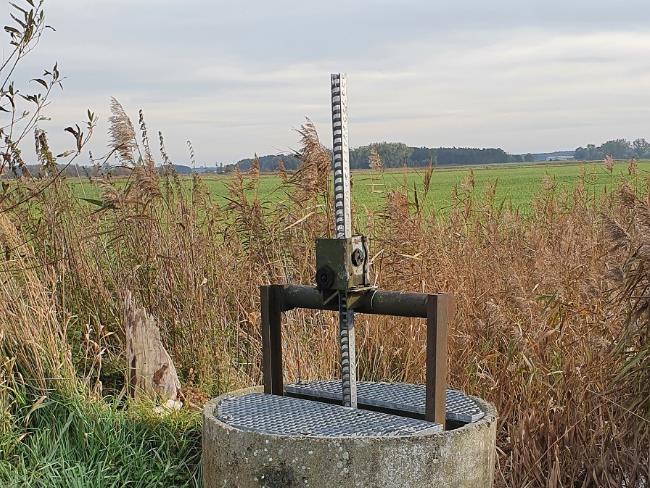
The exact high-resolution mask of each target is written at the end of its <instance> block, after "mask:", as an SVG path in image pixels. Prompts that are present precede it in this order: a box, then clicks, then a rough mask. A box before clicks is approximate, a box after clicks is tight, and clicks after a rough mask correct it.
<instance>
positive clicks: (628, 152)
mask: <svg viewBox="0 0 650 488" xmlns="http://www.w3.org/2000/svg"><path fill="white" fill-rule="evenodd" d="M605 156H611V157H612V158H614V159H631V158H636V159H644V158H650V143H648V141H646V140H645V139H643V138H639V139H635V140H634V141H628V140H626V139H612V140H611V141H607V142H603V143H602V144H601V145H600V146H596V145H595V144H587V147H579V148H577V149H576V150H575V152H574V154H573V157H574V159H576V160H578V161H596V160H599V159H604V158H605Z"/></svg>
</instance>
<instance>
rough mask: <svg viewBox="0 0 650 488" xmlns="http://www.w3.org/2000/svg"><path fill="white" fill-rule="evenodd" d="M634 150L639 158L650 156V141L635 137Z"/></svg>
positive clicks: (635, 155)
mask: <svg viewBox="0 0 650 488" xmlns="http://www.w3.org/2000/svg"><path fill="white" fill-rule="evenodd" d="M632 152H633V154H634V157H635V158H637V159H641V158H647V157H650V143H648V141H646V140H645V139H643V138H640V139H635V140H634V142H633V143H632Z"/></svg>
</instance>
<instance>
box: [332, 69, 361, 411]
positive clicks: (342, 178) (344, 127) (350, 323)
mask: <svg viewBox="0 0 650 488" xmlns="http://www.w3.org/2000/svg"><path fill="white" fill-rule="evenodd" d="M331 82H332V135H333V148H332V149H333V151H332V154H333V159H334V218H335V222H334V223H335V228H336V238H337V239H346V238H349V237H352V214H351V211H350V203H351V202H350V200H351V195H350V152H349V147H348V106H347V105H348V103H347V91H346V88H347V87H346V79H345V74H343V73H338V74H333V75H332V77H331ZM339 346H340V351H341V383H342V385H341V386H342V389H343V405H344V406H346V407H355V408H356V406H357V362H356V355H355V340H354V313H353V312H352V310H348V307H347V293H345V292H339Z"/></svg>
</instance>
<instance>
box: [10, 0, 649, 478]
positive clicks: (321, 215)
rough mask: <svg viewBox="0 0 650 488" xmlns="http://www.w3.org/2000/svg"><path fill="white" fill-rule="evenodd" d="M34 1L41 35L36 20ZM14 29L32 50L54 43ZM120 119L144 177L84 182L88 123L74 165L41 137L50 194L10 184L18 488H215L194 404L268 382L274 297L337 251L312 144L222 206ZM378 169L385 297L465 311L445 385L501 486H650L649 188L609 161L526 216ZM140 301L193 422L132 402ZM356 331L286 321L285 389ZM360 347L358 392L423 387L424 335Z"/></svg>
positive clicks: (633, 166)
mask: <svg viewBox="0 0 650 488" xmlns="http://www.w3.org/2000/svg"><path fill="white" fill-rule="evenodd" d="M27 3H28V4H29V5H30V6H31V8H30V7H28V8H26V9H25V13H24V14H22V13H21V14H20V15H25V16H26V17H25V18H24V21H23V20H22V19H23V17H20V18H21V22H23V23H25V25H26V26H29V25H33V24H31V23H29V22H30V19H32V22H33V19H38V18H40V15H36V14H35V13H34V12H32V10H34V11H35V9H37V8H40V7H36V6H34V4H33V2H31V1H28V2H27ZM19 10H20V9H19ZM30 12H32V13H31V14H30ZM25 21H28V22H25ZM19 25H20V26H21V25H22V24H19ZM43 25H44V24H43ZM14 29H16V30H18V34H16V33H15V32H13V31H11V32H13V35H12V39H13V38H14V36H18V37H16V39H17V40H16V42H18V43H19V45H20V43H21V42H22V41H21V40H20V39H28V38H29V37H30V36H31V34H29V35H28V33H29V32H30V29H31V31H32V32H33V29H34V28H33V27H31V28H29V29H28V28H27V27H25V29H26V30H25V31H21V29H22V27H20V29H19V28H14ZM21 32H22V34H21ZM38 84H39V85H41V84H40V83H38ZM7 93H9V91H8V90H7ZM15 93H16V91H15V89H14V94H15ZM3 96H4V97H5V99H6V94H4V95H3ZM31 103H33V102H31ZM111 109H112V113H113V117H112V118H111V128H110V138H111V141H112V143H111V144H112V147H111V150H112V152H113V153H114V154H116V155H117V157H118V158H119V163H120V165H123V166H125V167H128V168H129V176H128V177H127V178H126V179H123V178H118V179H115V178H113V177H112V176H110V175H109V174H107V175H104V176H102V175H101V173H100V175H99V176H97V177H94V178H92V179H91V180H89V181H88V182H86V183H84V185H83V186H79V185H78V182H75V184H70V183H71V182H69V181H68V180H67V179H66V177H65V174H64V173H63V172H61V171H60V170H54V168H58V166H56V165H57V164H61V163H60V161H61V159H62V158H67V157H71V158H74V157H75V156H76V154H78V153H79V151H80V150H81V148H82V147H83V144H84V141H85V140H86V136H83V135H81V136H80V134H81V132H82V131H81V130H80V129H78V128H77V127H76V126H75V127H74V128H71V129H72V132H73V133H74V134H73V135H74V138H75V147H76V148H75V149H74V150H73V151H74V152H73V153H71V154H67V155H66V153H65V152H64V153H61V154H62V156H60V157H57V156H54V155H53V153H52V151H51V150H50V149H49V146H48V144H47V138H46V136H45V134H44V133H42V132H41V131H38V130H36V139H37V141H38V145H37V148H38V155H39V159H40V163H41V166H42V168H43V169H44V171H42V173H41V174H42V176H41V177H39V178H37V177H34V176H30V175H28V174H27V173H26V172H21V171H16V173H15V175H16V179H14V180H13V181H12V182H11V184H9V183H7V182H4V185H3V193H2V196H1V197H0V251H1V254H0V256H1V257H0V276H1V277H2V279H0V317H2V318H3V320H2V321H1V322H0V325H1V328H0V485H2V486H24V485H32V486H48V487H49V486H75V485H76V486H125V485H128V484H133V485H136V486H137V485H146V486H173V485H184V484H185V485H193V484H196V482H197V479H198V459H199V435H200V434H199V428H198V424H199V419H198V407H199V406H200V405H201V404H202V403H203V402H204V400H205V399H206V398H208V397H210V396H212V395H216V394H218V393H220V392H224V391H227V390H229V389H232V388H236V387H243V386H247V385H252V384H258V383H259V382H260V380H261V372H260V359H261V358H260V356H261V344H260V339H261V338H260V334H259V322H260V316H259V296H258V286H259V285H260V284H266V283H272V282H282V281H290V282H302V283H309V282H311V281H312V277H313V275H314V271H315V270H314V249H313V247H314V246H313V242H314V239H315V238H316V237H319V236H331V235H332V234H333V229H332V220H333V219H332V216H331V210H330V209H331V205H329V196H330V188H329V181H330V157H329V153H328V151H327V149H326V148H324V147H323V146H322V145H321V144H320V142H319V140H318V136H317V134H316V131H315V129H314V127H313V126H312V125H311V124H306V125H305V126H304V127H303V128H302V129H301V131H300V137H301V140H300V150H299V151H298V152H297V154H296V158H297V159H298V161H299V167H298V169H297V170H296V171H295V172H293V171H288V170H287V169H286V168H285V167H283V166H282V165H280V166H279V168H278V170H277V175H276V177H275V179H273V178H262V177H261V176H260V169H261V168H260V163H259V161H258V160H255V159H254V160H253V161H252V163H251V167H250V170H249V171H248V172H247V173H242V172H240V171H235V172H234V174H233V175H232V176H231V177H230V178H228V179H226V180H219V181H220V184H223V185H225V187H224V188H225V189H224V194H225V198H224V199H218V198H215V197H214V196H213V194H212V192H211V191H210V189H209V188H208V186H207V184H206V181H205V180H203V179H202V178H201V177H199V176H198V175H193V176H192V177H190V178H189V179H187V178H186V179H183V178H181V177H180V176H179V175H178V174H177V173H176V172H174V171H173V166H172V165H171V162H170V161H169V158H168V157H167V156H166V151H165V148H164V144H163V143H164V141H163V139H162V137H160V138H159V141H160V151H159V152H160V154H161V156H160V159H161V163H162V164H156V161H155V157H154V154H153V150H152V147H151V144H150V141H149V137H148V132H147V126H146V124H145V122H144V117H143V116H142V114H140V117H139V121H138V122H139V123H138V125H137V127H138V129H139V130H138V132H136V130H135V128H134V124H132V123H131V121H130V120H129V118H128V116H127V114H126V113H125V111H124V109H123V108H122V107H121V106H120V105H119V103H118V102H117V101H114V102H113V104H112V106H111ZM7 110H9V109H7ZM91 115H92V114H89V119H90V121H89V125H88V126H87V127H88V130H91V128H92V119H93V117H92V116H91ZM37 118H38V117H37ZM88 130H86V132H88ZM12 134H15V132H12V131H10V130H5V132H3V140H4V141H5V142H4V146H3V157H4V161H5V162H6V163H5V164H6V165H7V167H8V168H10V169H11V170H13V168H16V167H18V168H20V167H21V159H19V153H18V152H17V146H15V144H13V142H12V141H14V139H12V137H13V136H12ZM12 144H13V146H12ZM369 160H370V162H371V164H372V166H373V172H368V173H367V174H365V175H364V174H363V173H359V175H363V177H364V178H368V185H367V187H366V188H367V194H368V195H369V197H368V198H370V196H372V198H373V199H375V200H373V202H374V203H373V204H372V205H370V204H367V205H364V203H363V201H362V202H355V207H356V208H355V213H356V215H361V214H362V212H361V210H362V208H363V207H365V208H363V215H364V219H363V220H361V221H359V222H358V224H357V227H358V230H359V231H362V232H364V233H365V234H367V235H368V236H370V239H371V245H372V253H373V254H372V263H373V270H374V275H375V278H376V279H377V281H378V283H379V284H381V285H382V286H383V287H384V288H389V289H398V290H417V291H425V292H426V291H431V292H434V291H446V292H450V293H453V294H454V296H455V299H456V308H457V311H456V316H455V318H454V320H453V322H452V324H451V330H450V345H449V351H450V355H449V356H450V357H449V361H450V362H449V366H450V375H449V382H450V384H451V385H452V386H453V387H455V388H460V389H463V390H465V391H466V392H468V393H470V394H476V395H479V396H482V397H484V398H486V399H487V400H489V401H491V402H493V403H495V404H496V406H497V408H498V411H499V417H500V421H499V424H498V429H499V431H498V440H497V442H498V463H497V467H496V483H497V486H504V487H505V486H512V487H520V486H529V487H535V486H539V487H542V486H569V485H571V486H630V487H632V486H647V485H648V483H649V482H650V472H649V468H648V466H650V459H648V455H649V454H648V449H647V446H648V445H649V444H650V422H649V420H650V404H649V402H648V399H649V398H650V333H649V332H650V330H649V328H648V327H649V325H648V324H649V323H650V322H649V320H648V317H649V316H650V314H649V312H650V302H649V301H648V292H647V287H648V271H647V270H648V251H647V250H648V246H650V197H649V195H648V191H647V181H646V180H647V174H646V173H645V172H644V170H643V169H642V168H641V167H640V166H639V165H638V164H637V162H636V161H633V160H632V161H630V162H629V163H626V164H624V165H622V164H620V163H615V162H614V161H613V160H612V159H611V158H608V159H607V160H606V161H605V163H604V165H603V167H602V168H601V167H596V172H595V173H593V174H594V175H596V178H598V181H597V183H594V182H593V181H592V180H593V178H592V173H590V172H589V171H588V169H587V167H583V168H585V169H584V170H582V171H579V172H578V174H577V175H576V174H575V171H576V170H574V174H573V179H574V182H573V183H572V184H571V185H562V180H561V179H560V178H559V177H556V178H553V177H547V178H544V180H543V182H542V183H541V186H540V187H539V188H538V189H535V190H534V193H535V194H534V196H533V197H532V199H531V204H530V206H529V210H528V211H527V212H522V211H520V209H519V207H518V206H517V205H515V204H511V203H512V200H508V199H507V198H506V199H505V200H504V198H503V197H502V196H500V195H499V193H498V191H499V188H500V185H501V184H502V182H501V180H500V181H498V182H497V181H496V180H494V179H492V178H485V179H482V178H481V175H482V173H480V172H479V171H469V170H468V171H466V172H465V173H464V174H463V177H462V179H461V181H457V180H455V179H453V178H452V180H451V182H450V181H447V183H445V185H446V186H441V187H440V189H438V188H436V185H439V184H440V182H441V181H443V180H444V179H445V178H447V177H448V175H449V174H450V173H448V172H444V171H439V170H437V169H435V168H434V166H433V164H430V165H429V166H427V167H426V169H423V170H422V172H421V173H420V174H419V175H418V176H413V175H411V174H399V175H398V176H397V178H396V182H394V181H393V180H392V179H393V178H395V176H394V173H391V172H387V171H385V170H384V168H385V166H386V165H385V162H384V161H382V159H381V151H380V150H379V148H375V149H374V151H371V152H370V153H369ZM160 167H162V169H163V170H162V171H160V170H159V168H160ZM621 169H622V170H621ZM517 171H519V170H517ZM522 171H523V170H522ZM524 173H525V172H524ZM455 175H456V177H457V176H458V174H457V173H456V174H455ZM601 176H602V177H604V178H605V179H604V180H603V181H601V180H600V178H601ZM358 177H360V176H358ZM537 178H539V174H538V176H537ZM531 181H533V180H532V177H531V176H530V175H529V176H527V177H526V178H525V179H522V180H521V181H520V183H519V187H522V186H526V185H529V184H530V182H531ZM359 182H360V180H357V185H358V186H357V188H355V191H357V190H358V189H359ZM75 185H76V186H75ZM265 185H266V186H267V187H269V188H267V187H265ZM270 187H273V188H270ZM614 188H619V189H618V190H617V191H613V189H614ZM445 189H446V190H445ZM79 190H81V192H82V194H81V195H80V194H79ZM444 191H448V193H449V198H448V204H445V211H444V212H442V211H438V209H439V207H438V202H437V201H435V199H436V198H437V197H438V195H440V194H441V193H442V192H444ZM516 191H518V192H519V191H521V190H516ZM86 192H87V193H86ZM432 201H433V203H432ZM504 202H505V203H504ZM126 290H128V291H130V292H132V294H133V297H134V299H135V300H136V301H137V302H138V303H139V304H141V305H142V306H144V307H145V308H146V309H147V311H148V312H149V313H151V314H152V315H154V316H155V317H156V318H157V320H158V322H159V323H160V324H161V329H162V330H161V332H162V337H163V340H164V342H165V344H166V345H167V346H168V349H169V352H170V354H171V355H172V357H173V358H174V361H175V364H176V366H177V369H178V372H179V374H180V375H181V379H182V382H183V388H184V395H185V407H184V409H183V410H181V411H180V412H169V413H156V411H155V410H154V409H153V408H152V406H153V405H151V404H143V403H136V402H133V401H131V400H128V399H127V398H125V391H124V390H125V389H124V376H125V371H126V364H125V363H126V361H125V354H124V342H125V338H124V328H123V321H122V312H123V299H122V297H123V294H124V292H125V291H126ZM336 330H337V321H336V316H335V315H333V314H331V313H325V312H308V311H293V312H290V313H289V320H288V323H287V326H286V327H285V330H284V333H285V340H284V344H285V345H286V349H285V351H284V356H285V358H286V369H287V375H288V378H287V379H288V380H295V379H297V378H303V379H310V378H328V377H332V376H334V375H336V374H337V363H338V362H337V345H336V344H337V342H336ZM358 334H359V335H358V347H359V350H358V357H359V361H360V365H359V376H360V378H362V379H368V380H390V381H410V382H422V381H423V377H424V343H425V341H424V336H425V331H424V324H422V323H421V321H419V320H415V319H399V320H396V319H394V318H391V319H387V318H384V317H377V316H363V317H361V316H360V317H359V320H358ZM154 400H155V399H154ZM154 400H152V401H154Z"/></svg>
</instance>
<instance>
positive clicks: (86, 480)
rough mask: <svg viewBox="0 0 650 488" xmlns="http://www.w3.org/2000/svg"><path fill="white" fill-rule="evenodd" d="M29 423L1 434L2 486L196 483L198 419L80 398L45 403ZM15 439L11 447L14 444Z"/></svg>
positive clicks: (27, 415)
mask: <svg viewBox="0 0 650 488" xmlns="http://www.w3.org/2000/svg"><path fill="white" fill-rule="evenodd" d="M18 417H19V418H21V419H23V420H25V419H28V420H27V423H26V424H25V423H22V424H18V425H14V426H12V429H11V430H9V431H8V432H7V431H6V432H4V435H3V436H2V437H0V439H1V440H0V446H2V450H0V485H2V486H4V487H7V488H9V487H23V486H29V487H35V488H36V487H41V488H54V487H61V488H69V487H80V488H81V487H84V488H86V487H88V488H90V487H98V488H99V487H123V486H152V487H153V486H159V487H168V486H196V485H197V484H198V478H199V468H198V464H199V459H200V434H199V429H198V421H199V420H198V416H197V415H193V414H191V413H189V412H187V411H183V412H174V413H169V414H167V415H164V416H160V415H157V414H154V413H152V410H151V406H150V405H142V404H140V405H132V406H131V408H129V409H128V410H125V409H123V408H120V407H119V406H118V405H116V404H112V403H102V402H97V401H89V399H87V398H83V397H81V396H78V395H72V396H68V397H61V396H59V395H57V394H56V393H55V394H54V396H53V397H51V398H49V397H48V398H45V399H44V400H43V401H42V403H40V404H38V406H37V407H36V408H35V409H34V408H33V407H32V406H31V405H29V404H27V403H26V404H24V405H23V406H22V408H21V412H19V414H18ZM16 439H20V442H18V443H16V442H15V440H16Z"/></svg>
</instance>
